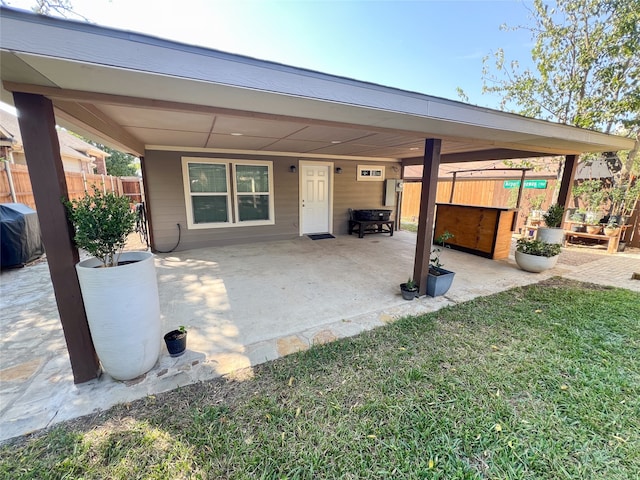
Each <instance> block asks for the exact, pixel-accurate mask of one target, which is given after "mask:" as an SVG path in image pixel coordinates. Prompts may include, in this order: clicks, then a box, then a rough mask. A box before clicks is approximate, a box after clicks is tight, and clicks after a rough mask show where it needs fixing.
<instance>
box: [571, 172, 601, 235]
mask: <svg viewBox="0 0 640 480" xmlns="http://www.w3.org/2000/svg"><path fill="white" fill-rule="evenodd" d="M573 193H574V194H575V195H576V196H577V197H579V198H580V199H581V200H582V203H583V204H584V208H585V210H586V211H585V219H584V221H585V223H586V224H591V225H593V224H595V223H598V220H599V219H600V207H601V206H602V203H603V202H604V200H605V198H606V196H607V192H606V191H605V190H604V188H603V185H602V181H601V180H595V179H590V180H585V181H583V182H582V183H581V184H579V185H577V186H576V187H575V188H574V189H573Z"/></svg>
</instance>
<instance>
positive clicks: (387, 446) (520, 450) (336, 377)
mask: <svg viewBox="0 0 640 480" xmlns="http://www.w3.org/2000/svg"><path fill="white" fill-rule="evenodd" d="M639 319H640V295H639V294H638V293H633V292H630V291H627V290H619V289H604V288H602V287H596V286H593V285H585V284H579V283H569V282H566V281H562V280H558V279H553V280H551V281H548V282H547V283H545V284H540V285H534V286H531V287H525V288H517V289H514V290H511V291H508V292H505V293H501V294H497V295H493V296H490V297H484V298H479V299H477V300H474V301H471V302H467V303H463V304H460V305H457V306H454V307H449V308H445V309H443V310H440V311H439V312H435V313H433V314H429V315H424V316H420V317H412V318H405V319H402V320H400V321H397V322H395V323H394V324H391V325H388V326H386V327H383V328H379V329H376V330H374V331H371V332H367V333H364V334H362V335H359V336H357V337H353V338H350V339H344V340H340V341H337V342H334V343H332V344H329V345H325V346H321V347H315V348H312V349H311V350H309V351H307V352H303V353H300V354H295V355H291V356H288V357H286V358H283V359H280V360H277V361H274V362H269V363H267V364H264V365H261V366H259V367H257V368H256V369H255V375H254V376H253V377H252V378H246V377H245V378H240V377H239V378H235V379H227V380H218V381H212V382H207V383H203V384H199V385H194V386H191V387H186V388H183V389H181V390H179V391H174V392H169V393H166V394H162V395H156V396H154V397H148V398H146V399H144V400H141V401H139V402H134V403H131V404H129V405H124V406H118V407H115V408H113V409H111V410H109V411H108V412H105V413H103V414H100V415H97V416H95V417H91V418H83V419H80V420H79V421H75V422H72V423H68V424H64V425H63V426H61V427H57V428H55V429H53V430H51V431H49V432H48V433H46V434H37V435H34V436H32V437H26V438H23V439H20V440H19V441H18V442H15V443H13V444H10V445H5V446H4V447H2V449H0V477H1V478H8V479H9V478H10V479H18V478H37V479H48V478H73V479H77V478H92V479H93V478H95V479H98V478H99V479H103V478H126V479H133V478H145V479H146V478H158V479H167V478H172V479H173V478H247V479H249V478H251V479H253V478H265V479H294V478H305V479H325V478H340V479H355V478H372V479H373V478H375V479H380V478H393V479H398V478H400V479H402V478H433V479H436V478H439V479H485V478H499V479H506V478H523V479H524V478H526V479H554V480H555V479H569V478H570V479H607V480H615V479H620V480H622V479H624V480H629V479H632V478H640V324H639Z"/></svg>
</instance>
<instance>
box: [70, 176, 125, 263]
mask: <svg viewBox="0 0 640 480" xmlns="http://www.w3.org/2000/svg"><path fill="white" fill-rule="evenodd" d="M63 203H64V205H65V207H66V208H67V212H68V216H69V220H70V221H71V223H72V224H73V227H74V229H75V236H74V241H75V243H76V245H77V246H78V247H79V248H82V249H83V250H86V251H87V252H88V253H89V254H90V255H93V256H94V257H96V258H98V259H99V260H100V261H101V262H102V263H103V265H104V266H105V267H115V266H117V265H118V257H119V256H120V253H122V250H123V248H124V246H125V243H126V242H127V236H128V235H129V234H130V233H131V232H133V230H134V228H135V222H136V215H135V213H134V212H132V211H131V208H130V206H129V200H128V199H127V198H126V197H121V196H118V195H116V194H114V193H111V192H107V193H104V192H102V191H101V190H100V189H98V188H97V187H96V186H94V187H93V194H92V195H90V194H89V193H88V192H87V194H85V196H84V197H82V198H80V199H77V200H72V201H68V200H64V201H63Z"/></svg>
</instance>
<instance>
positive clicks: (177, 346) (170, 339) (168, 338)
mask: <svg viewBox="0 0 640 480" xmlns="http://www.w3.org/2000/svg"><path fill="white" fill-rule="evenodd" d="M164 342H165V343H166V344H167V350H168V351H169V355H171V356H172V357H179V356H180V355H182V354H183V353H184V352H185V350H186V349H187V330H186V329H185V328H184V326H183V325H180V328H179V329H178V330H172V331H170V332H169V333H167V334H166V335H165V336H164Z"/></svg>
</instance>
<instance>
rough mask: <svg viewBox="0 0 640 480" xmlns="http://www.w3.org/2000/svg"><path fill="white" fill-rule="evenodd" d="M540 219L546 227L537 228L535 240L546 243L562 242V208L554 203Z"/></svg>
mask: <svg viewBox="0 0 640 480" xmlns="http://www.w3.org/2000/svg"><path fill="white" fill-rule="evenodd" d="M542 217H543V218H544V223H545V224H546V225H547V226H546V227H539V228H538V234H537V239H538V240H540V241H542V242H546V243H562V241H563V240H564V230H563V229H562V221H563V217H564V207H563V206H562V205H560V204H559V203H554V204H553V205H551V206H550V207H549V210H547V211H546V212H545V213H544V214H543V215H542Z"/></svg>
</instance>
